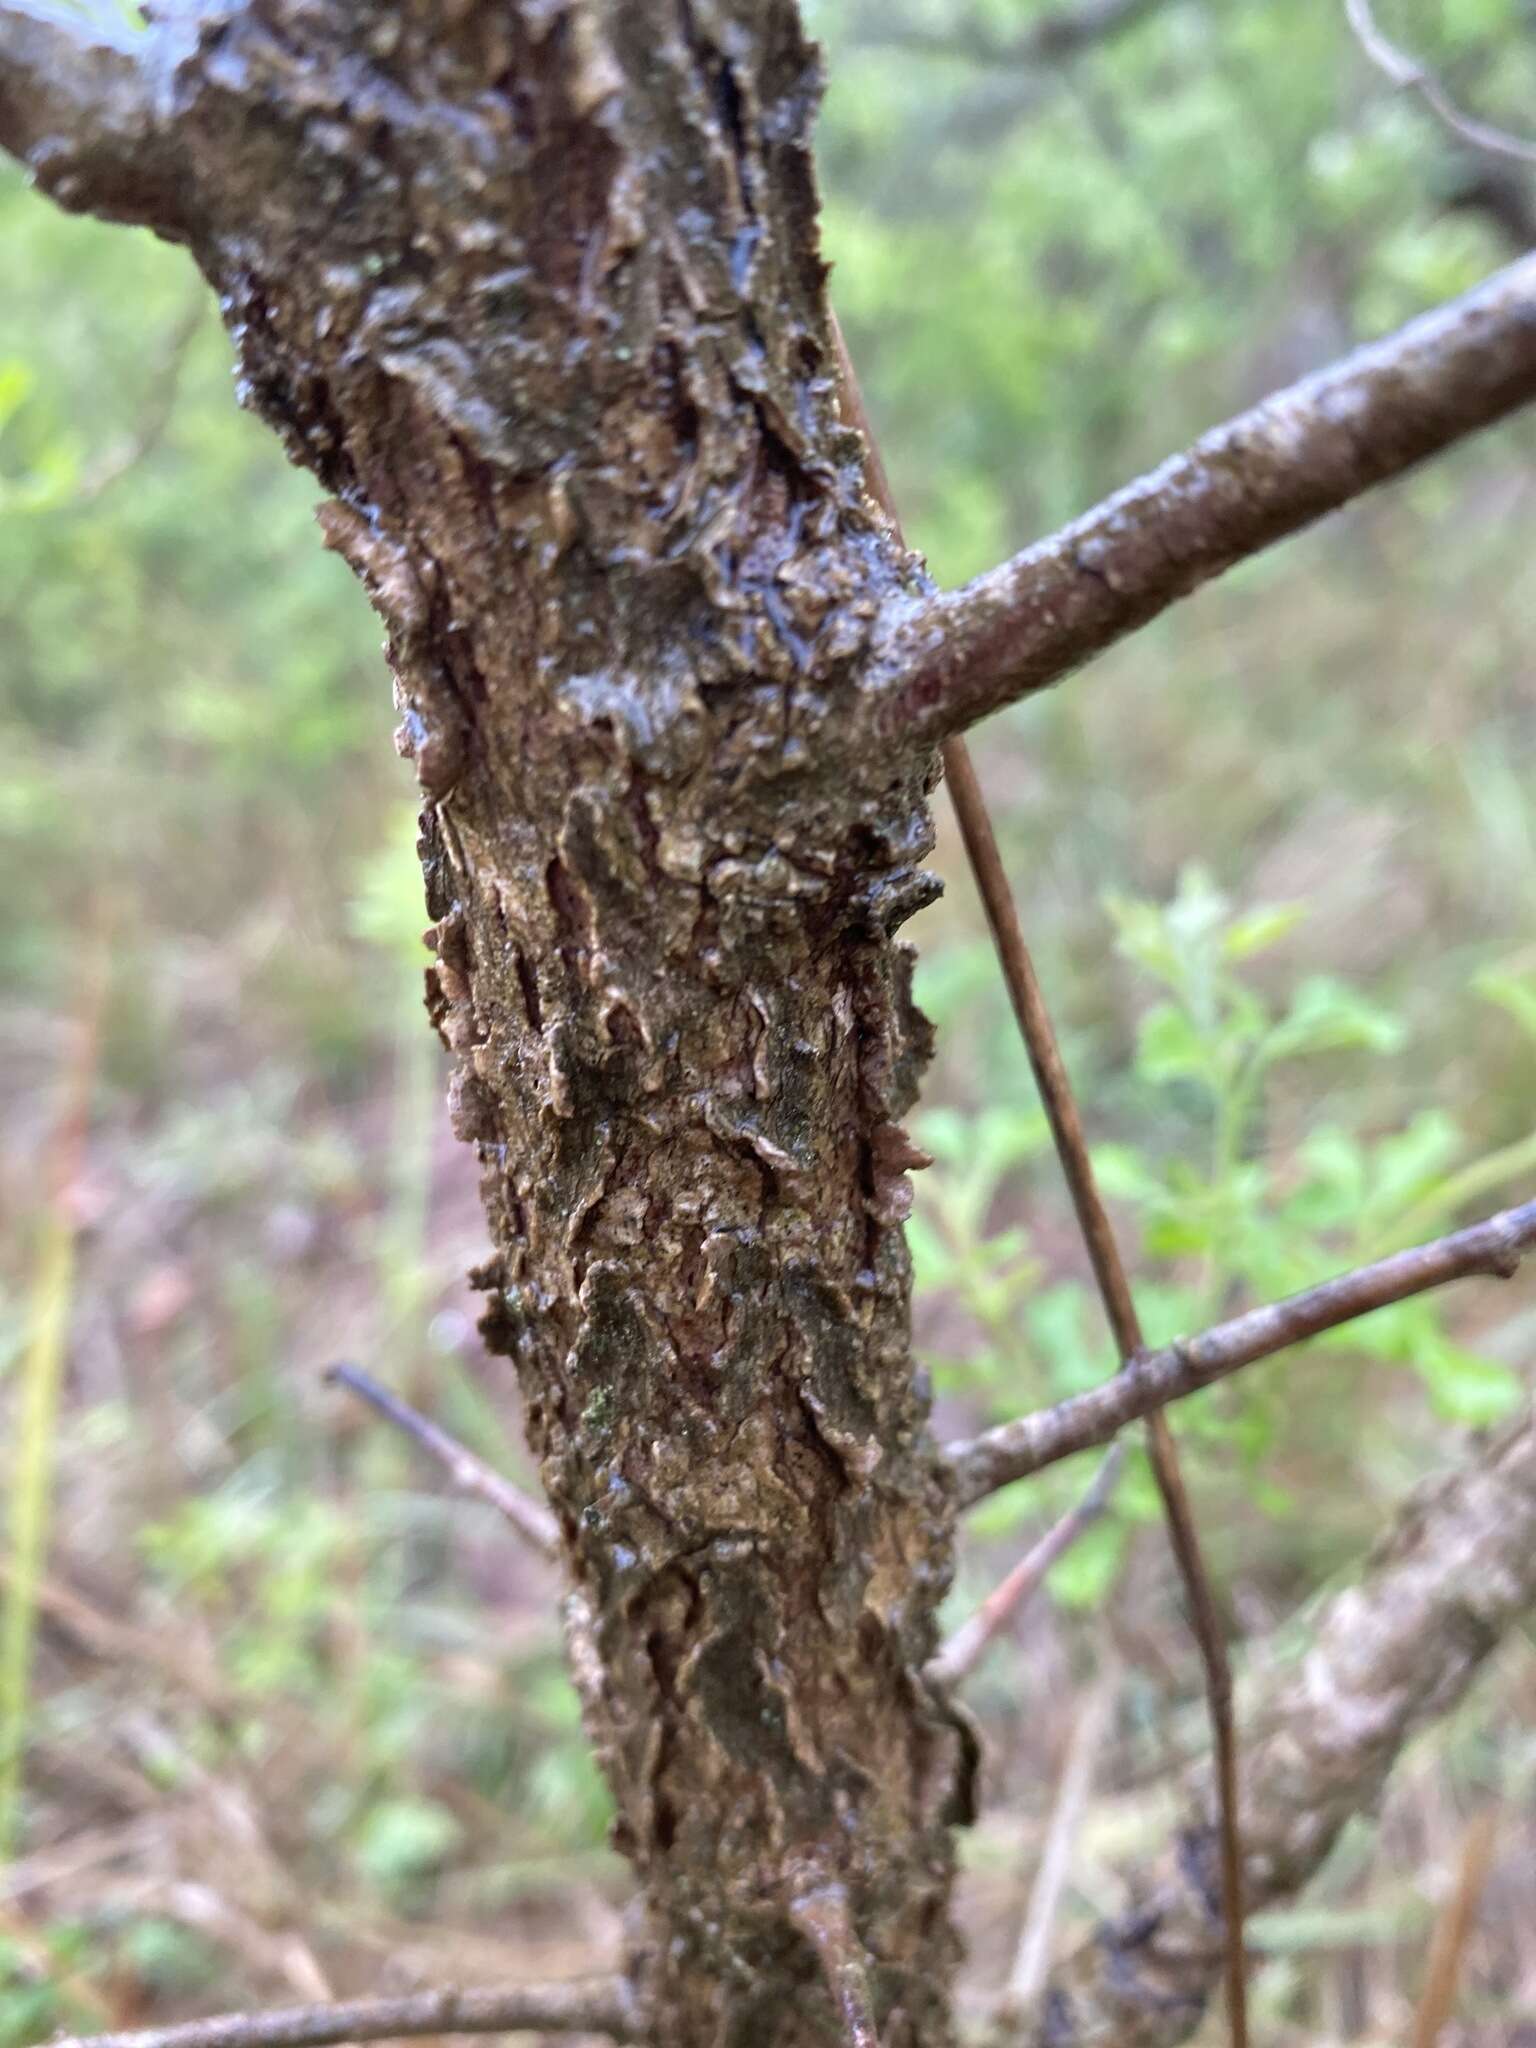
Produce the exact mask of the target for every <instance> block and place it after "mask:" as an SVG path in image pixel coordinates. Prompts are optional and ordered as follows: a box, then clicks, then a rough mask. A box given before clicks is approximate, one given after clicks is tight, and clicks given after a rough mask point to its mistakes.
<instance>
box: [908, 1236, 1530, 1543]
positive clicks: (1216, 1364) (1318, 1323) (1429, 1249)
mask: <svg viewBox="0 0 1536 2048" xmlns="http://www.w3.org/2000/svg"><path fill="white" fill-rule="evenodd" d="M1532 1245H1536V1201H1532V1202H1525V1203H1522V1204H1521V1205H1520V1207H1518V1208H1515V1209H1504V1210H1502V1211H1501V1212H1500V1213H1499V1214H1498V1215H1497V1216H1491V1217H1489V1218H1488V1219H1487V1221H1486V1222H1483V1223H1474V1224H1472V1225H1470V1226H1469V1227H1468V1228H1467V1229H1466V1230H1456V1231H1452V1232H1451V1233H1450V1234H1449V1236H1446V1237H1437V1238H1433V1239H1431V1241H1430V1242H1429V1243H1428V1244H1420V1245H1415V1246H1413V1247H1412V1249H1411V1250H1408V1251H1402V1252H1393V1253H1392V1254H1391V1256H1390V1257H1388V1258H1385V1259H1378V1260H1376V1262H1375V1263H1374V1265H1369V1266H1357V1267H1355V1268H1354V1270H1353V1271H1351V1272H1348V1273H1341V1274H1339V1275H1338V1276H1337V1278H1335V1279H1332V1280H1325V1281H1323V1282H1322V1284H1321V1285H1320V1286H1317V1287H1310V1288H1308V1289H1307V1290H1306V1291H1305V1292H1304V1293H1301V1294H1292V1295H1288V1296H1287V1297H1286V1299H1285V1300H1284V1301H1277V1302H1271V1303H1270V1304H1268V1305H1267V1306H1266V1307H1264V1308H1254V1309H1249V1310H1248V1311H1247V1312H1246V1314H1244V1315H1240V1316H1233V1317H1232V1319H1231V1320H1230V1321H1229V1322H1225V1323H1217V1324H1215V1325H1214V1326H1213V1327H1212V1328H1211V1329H1209V1330H1206V1331H1203V1332H1202V1333H1201V1335H1200V1336H1198V1337H1182V1338H1180V1339H1178V1340H1177V1341H1176V1342H1175V1343H1172V1344H1167V1345H1164V1346H1163V1348H1162V1349H1161V1350H1159V1351H1146V1352H1142V1353H1141V1354H1140V1355H1139V1356H1138V1357H1136V1358H1133V1359H1131V1360H1130V1361H1129V1363H1128V1364H1127V1365H1126V1367H1125V1369H1124V1370H1123V1371H1122V1372H1120V1373H1117V1374H1116V1376H1115V1377H1114V1378H1113V1379H1112V1380H1107V1381H1105V1382H1104V1384H1103V1385H1102V1386H1098V1387H1091V1388H1089V1389H1088V1391H1087V1392H1086V1393H1082V1394H1074V1395H1072V1397H1071V1398H1070V1399H1069V1400H1066V1401H1059V1402H1057V1404H1056V1406H1055V1407H1054V1408H1042V1409H1041V1410H1039V1412H1038V1413H1036V1414H1034V1415H1026V1416H1022V1417H1021V1418H1020V1419H1019V1420H1018V1421H1016V1422H1005V1423H1002V1424H1000V1425H999V1427H998V1428H996V1429H989V1430H987V1431H985V1432H984V1433H983V1434H982V1435H981V1436H978V1437H973V1438H972V1439H971V1440H970V1441H969V1442H965V1443H955V1444H951V1445H950V1446H949V1451H948V1457H949V1462H950V1466H951V1469H952V1470H953V1472H954V1474H955V1479H956V1483H957V1485H958V1488H959V1495H960V1499H961V1502H962V1503H963V1504H965V1505H967V1506H969V1505H970V1504H971V1503H973V1502H975V1501H978V1500H983V1499H985V1497H986V1496H987V1495H988V1494H989V1493H995V1492H996V1491H997V1489H998V1488H999V1487H1000V1486H1007V1485H1009V1484H1010V1483H1011V1482H1012V1481H1013V1480H1015V1479H1023V1478H1025V1477H1027V1475H1028V1474H1029V1473H1031V1472H1038V1471H1039V1470H1040V1469H1041V1468H1042V1467H1043V1466H1045V1465H1053V1464H1055V1463H1056V1461H1057V1459H1059V1458H1070V1457H1072V1456H1073V1455H1074V1454H1075V1453H1076V1452H1078V1451H1086V1450H1091V1449H1092V1448H1093V1446H1094V1445H1095V1444H1107V1443H1108V1442H1109V1441H1110V1440H1111V1438H1113V1437H1114V1436H1116V1435H1118V1433H1119V1432H1120V1431H1121V1430H1122V1429H1124V1428H1125V1427H1126V1425H1127V1424H1128V1423H1131V1422H1137V1421H1139V1420H1141V1418H1142V1417H1144V1416H1148V1415H1151V1414H1153V1413H1155V1412H1156V1411H1157V1410H1158V1409H1160V1408H1163V1407H1166V1406H1167V1404H1168V1403H1169V1402H1171V1401H1181V1400H1183V1399H1184V1398H1185V1396H1186V1395H1188V1394H1194V1393H1198V1392H1199V1390H1200V1389H1201V1388H1202V1387H1208V1386H1210V1384H1211V1383H1212V1381H1213V1380H1219V1379H1223V1378H1225V1377H1226V1375H1227V1374H1228V1373H1233V1372H1237V1371H1238V1370H1239V1369H1240V1368H1241V1367H1243V1366H1245V1365H1252V1364H1254V1363H1255V1361H1256V1360H1258V1359H1261V1358H1269V1357H1272V1356H1273V1354H1274V1353H1275V1352H1277V1351H1284V1350H1286V1349H1287V1348H1288V1347H1289V1346H1290V1345H1292V1344H1301V1343H1303V1342H1305V1340H1306V1339H1307V1338H1308V1337H1315V1336H1317V1335H1319V1334H1320V1332H1322V1331H1324V1330H1333V1329H1337V1328H1338V1326H1339V1325H1340V1324H1341V1323H1348V1322H1353V1321H1354V1319H1355V1318H1356V1317H1357V1316H1364V1315H1369V1314H1370V1313H1371V1311H1372V1309H1378V1308H1386V1307H1388V1306H1389V1305H1390V1304H1391V1303H1392V1302H1394V1301H1406V1300H1407V1299H1408V1298H1409V1296H1410V1295H1414V1294H1424V1293H1426V1292H1427V1291H1428V1290H1429V1289H1430V1288H1432V1287H1444V1286H1445V1285H1446V1284H1447V1283H1448V1282H1449V1281H1452V1280H1464V1279H1468V1278H1470V1277H1472V1276H1473V1275H1474V1274H1489V1275H1496V1276H1497V1277H1499V1278H1500V1279H1508V1278H1509V1277H1510V1275H1511V1274H1512V1273H1513V1272H1514V1271H1515V1269H1516V1267H1517V1266H1518V1265H1519V1263H1520V1260H1521V1258H1522V1256H1523V1255H1524V1254H1525V1253H1526V1252H1527V1251H1529V1250H1530V1249H1531V1247H1532Z"/></svg>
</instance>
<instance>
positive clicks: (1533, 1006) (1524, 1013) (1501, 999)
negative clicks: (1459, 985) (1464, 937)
mask: <svg viewBox="0 0 1536 2048" xmlns="http://www.w3.org/2000/svg"><path fill="white" fill-rule="evenodd" d="M1472 986H1473V987H1474V988H1475V989H1476V990H1477V992H1478V994H1479V995H1480V996H1483V997H1485V998H1486V999H1487V1000H1488V1001H1489V1002H1490V1003H1497V1004H1498V1006H1499V1008H1500V1009H1501V1010H1507V1011H1508V1013H1509V1015H1510V1016H1511V1017H1513V1018H1514V1020H1515V1022H1516V1023H1517V1024H1518V1025H1519V1026H1520V1029H1521V1030H1522V1031H1523V1032H1525V1034H1526V1035H1527V1037H1529V1038H1532V1039H1536V975H1519V974H1508V973H1505V972H1504V971H1503V970H1502V969H1500V968H1494V967H1489V968H1485V969H1484V970H1483V972H1482V973H1481V974H1479V975H1478V976H1477V978H1476V980H1475V981H1474V982H1473V984H1472Z"/></svg>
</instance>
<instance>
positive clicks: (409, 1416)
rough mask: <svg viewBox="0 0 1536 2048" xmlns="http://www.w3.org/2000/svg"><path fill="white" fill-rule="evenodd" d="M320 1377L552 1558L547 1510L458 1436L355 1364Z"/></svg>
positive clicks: (555, 1542)
mask: <svg viewBox="0 0 1536 2048" xmlns="http://www.w3.org/2000/svg"><path fill="white" fill-rule="evenodd" d="M325 1377H326V1379H327V1381H328V1382H329V1383H330V1384H331V1385H332V1386H338V1387H345V1388H347V1390H348V1391H349V1392H350V1393H353V1394H356V1395H357V1396H358V1398H359V1399H360V1400H363V1401H366V1402H367V1403H368V1405H369V1407H370V1408H372V1409H374V1410H375V1412H376V1413H378V1414H380V1415H382V1416H383V1417H384V1419H385V1421H386V1422H392V1423H393V1424H394V1426H395V1428H396V1429H398V1430H400V1431H401V1432H402V1433H403V1434H404V1435H405V1436H408V1437H409V1438H410V1439H411V1442H412V1443H414V1444H419V1445H420V1446H421V1448H422V1449H423V1450H424V1451H425V1452H426V1453H427V1455H428V1456H429V1457H432V1458H435V1459H436V1460H437V1462H438V1463H439V1465H441V1466H442V1468H443V1470H444V1471H445V1472H446V1473H447V1474H448V1477H449V1478H450V1479H451V1480H452V1482H453V1484H454V1485H455V1486H456V1487H457V1488H458V1489H459V1491H460V1493H467V1494H469V1495H470V1496H471V1497H472V1498H473V1499H475V1500H483V1501H486V1502H488V1503H489V1505H490V1506H491V1507H493V1508H494V1509H495V1510H496V1512H497V1514H499V1515H500V1516H501V1517H502V1519H503V1521H506V1522H508V1523H510V1524H511V1526H512V1527H513V1528H514V1529H515V1530H516V1531H517V1533H518V1535H519V1536H521V1537H522V1539H523V1541H524V1542H525V1543H530V1544H532V1546H533V1548H534V1549H535V1550H536V1551H538V1553H539V1555H540V1556H541V1557H554V1556H555V1555H556V1554H557V1552H558V1550H559V1547H560V1530H559V1526H558V1524H557V1523H556V1521H555V1518H554V1516H553V1515H552V1514H551V1513H550V1512H549V1509H548V1508H546V1507H541V1506H540V1504H539V1503H538V1502H537V1501H536V1500H532V1499H530V1498H529V1496H528V1495H527V1494H526V1493H523V1492H521V1491H520V1490H519V1489H518V1488H517V1487H515V1486H514V1485H513V1484H512V1482H511V1481H510V1480H509V1479H503V1478H502V1476H501V1474H500V1473H499V1472H497V1471H495V1470H494V1469H493V1468H492V1467H491V1466H489V1465H487V1464H486V1462H485V1460H484V1459H483V1458H477V1457H476V1456H475V1454H474V1452H473V1451H471V1450H468V1449H466V1447H465V1446H464V1445H463V1444H461V1443H460V1442H459V1440H458V1438H457V1437H453V1436H450V1435H449V1434H448V1432H447V1430H446V1429H442V1428H440V1427H439V1426H438V1424H437V1423H435V1422H433V1421H431V1420H429V1418H428V1417H427V1416H425V1415H423V1414H421V1412H420V1411H419V1410H418V1409H415V1408H413V1407H411V1405H410V1403H409V1402H408V1401H402V1400H401V1399H400V1397H399V1395H398V1394H392V1393H391V1392H390V1391H389V1389H388V1388H387V1387H382V1386H380V1384H379V1382H378V1381H377V1380H376V1379H375V1378H374V1377H373V1375H372V1373H369V1372H364V1370H363V1368H362V1367H361V1366H360V1365H347V1364H339V1365H331V1366H327V1367H326V1371H325Z"/></svg>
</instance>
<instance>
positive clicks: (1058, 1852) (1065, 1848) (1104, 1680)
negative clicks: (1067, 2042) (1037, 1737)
mask: <svg viewBox="0 0 1536 2048" xmlns="http://www.w3.org/2000/svg"><path fill="white" fill-rule="evenodd" d="M1120 1680H1121V1672H1120V1666H1119V1662H1118V1660H1117V1659H1116V1658H1115V1657H1114V1656H1113V1655H1111V1656H1109V1657H1108V1658H1107V1659H1106V1660H1105V1663H1104V1665H1103V1668H1102V1669H1101V1670H1100V1672H1099V1675H1098V1677H1097V1678H1096V1679H1095V1681H1094V1683H1093V1685H1092V1686H1091V1687H1090V1688H1089V1691H1088V1695H1087V1698H1086V1699H1085V1700H1084V1702H1083V1708H1082V1712H1081V1713H1080V1714H1079V1715H1078V1717H1077V1719H1076V1721H1075V1722H1074V1723H1073V1727H1072V1737H1071V1741H1070V1743H1069V1745H1068V1748H1067V1757H1066V1762H1065V1764H1064V1765H1063V1766H1062V1772H1061V1778H1060V1781H1059V1782H1058V1784H1057V1787H1056V1801H1055V1804H1054V1805H1053V1806H1052V1808H1051V1818H1050V1821H1049V1823H1048V1825H1047V1827H1046V1833H1045V1843H1044V1846H1043V1847H1042V1849H1041V1852H1040V1865H1039V1868H1038V1870H1037V1871H1036V1873H1035V1882H1034V1886H1033V1888H1032V1889H1031V1891H1030V1895H1029V1905H1028V1907H1027V1909H1026V1911H1025V1914H1024V1925H1023V1928H1022V1930H1021V1931H1020V1934H1019V1946H1018V1951H1017V1953H1016V1955H1015V1956H1014V1960H1013V1968H1012V1970H1011V1971H1010V1973H1009V1976H1008V1985H1007V1989H1006V1990H1005V1992H1004V1994H1003V1998H1002V2002H1001V2005H1000V2007H999V2013H1000V2015H1003V2016H1006V2018H1007V2019H1008V2020H1010V2021H1017V2020H1018V2019H1020V2018H1022V2017H1023V2015H1024V2014H1025V2013H1027V2012H1028V2011H1029V2010H1030V2009H1031V2007H1032V2006H1034V2005H1035V2004H1036V2002H1037V2001H1038V1999H1039V1997H1040V1994H1041V1992H1042V1991H1043V1990H1044V1989H1045V1982H1046V1977H1047V1975H1048V1974H1049V1970H1050V1958H1051V1932H1052V1929H1053V1928H1054V1927H1055V1925H1056V1918H1057V1915H1058V1913H1059V1912H1060V1910H1061V1895H1062V1893H1063V1892H1064V1891H1065V1889H1066V1883H1067V1876H1068V1873H1069V1871H1070V1870H1071V1867H1072V1849H1073V1845H1074V1844H1075V1842H1076V1840H1077V1833H1078V1828H1079V1826H1080V1824H1081V1822H1082V1817H1083V1810H1084V1808H1085V1807H1086V1806H1087V1804H1088V1795H1089V1793H1090V1792H1091V1791H1092V1789H1093V1774H1094V1771H1095V1769H1096V1768H1097V1765H1098V1761H1099V1752H1100V1750H1101V1749H1102V1748H1103V1746H1104V1738H1105V1736H1106V1735H1107V1734H1108V1732H1109V1728H1110V1725H1111V1723H1112V1721H1113V1719H1114V1712H1115V1702H1116V1700H1117V1698H1118V1697H1119V1692H1120Z"/></svg>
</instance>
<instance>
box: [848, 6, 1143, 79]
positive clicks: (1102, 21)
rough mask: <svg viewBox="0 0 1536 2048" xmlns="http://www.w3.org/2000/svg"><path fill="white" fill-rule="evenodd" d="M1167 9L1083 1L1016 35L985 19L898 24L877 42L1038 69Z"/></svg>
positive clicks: (882, 33) (882, 32) (1012, 67)
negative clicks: (934, 25)
mask: <svg viewBox="0 0 1536 2048" xmlns="http://www.w3.org/2000/svg"><path fill="white" fill-rule="evenodd" d="M1163 5H1164V0H1082V4H1081V5H1080V6H1077V7H1061V8H1057V9H1056V10H1055V11H1054V12H1053V13H1050V14H1042V15H1041V16H1040V18H1039V20H1037V21H1032V22H1031V23H1030V24H1029V26H1028V27H1027V28H1026V29H1024V30H1022V31H1021V32H1020V33H1019V34H1018V35H1014V36H1001V35H998V34H996V33H995V32H994V31H993V30H991V29H990V28H988V27H987V25H986V24H985V23H984V22H981V21H965V22H959V23H956V24H955V25H953V26H952V27H950V28H947V29H924V28H917V27H906V26H903V25H902V24H900V23H895V24H892V25H891V26H889V27H887V28H884V29H882V30H880V31H879V32H877V34H876V35H875V36H874V38H873V40H874V41H875V42H877V43H884V44H888V45H890V46H892V47H894V48H897V49H904V50H912V51H915V52H919V53H921V54H922V55H924V56H929V57H959V58H961V59H963V60H964V61H965V62H966V63H970V64H984V65H986V66H987V67H988V69H995V68H997V67H1000V66H1001V67H1006V68H1008V69H1010V70H1020V71H1034V70H1039V69H1041V68H1044V67H1047V66H1050V65H1056V64H1065V63H1067V62H1069V61H1070V59H1072V58H1073V57H1076V56H1078V55H1079V54H1080V53H1081V52H1082V51H1083V50H1088V49H1093V48H1094V47H1096V46H1097V45H1098V44H1100V43H1107V42H1112V41H1113V40H1114V38H1115V37H1116V36H1118V35H1119V34H1121V33H1122V31H1123V30H1125V29H1128V28H1134V27H1135V25H1136V24H1137V22H1139V21H1141V20H1142V19H1143V18H1144V17H1145V16H1146V15H1149V14H1153V13H1155V12H1156V11H1157V9H1158V8H1159V7H1161V6H1163Z"/></svg>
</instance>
